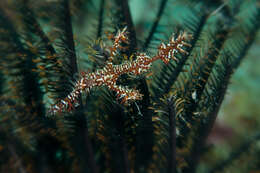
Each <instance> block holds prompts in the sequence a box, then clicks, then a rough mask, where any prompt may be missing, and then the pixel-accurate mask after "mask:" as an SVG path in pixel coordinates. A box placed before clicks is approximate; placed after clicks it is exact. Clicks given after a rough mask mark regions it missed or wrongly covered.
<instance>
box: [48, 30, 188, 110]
mask: <svg viewBox="0 0 260 173" xmlns="http://www.w3.org/2000/svg"><path fill="white" fill-rule="evenodd" d="M191 38H192V36H191V35H189V34H187V33H185V32H184V33H181V34H180V35H179V36H178V37H177V38H174V35H172V37H171V38H170V40H169V42H168V43H167V44H164V43H161V44H160V45H159V47H158V51H157V55H155V56H153V57H150V56H148V55H147V54H146V53H138V54H137V56H136V59H135V60H134V61H125V62H123V63H122V64H119V65H114V64H113V63H112V60H113V57H114V56H115V55H116V53H117V49H120V48H121V46H120V44H121V43H122V42H124V43H127V42H128V40H127V31H126V28H124V29H123V30H122V31H120V30H119V31H118V32H117V34H116V36H115V37H114V43H113V45H112V47H109V48H108V50H110V57H109V59H108V61H107V62H106V65H105V67H104V68H102V69H98V70H96V71H95V72H91V73H84V72H82V73H81V77H80V79H79V80H78V81H77V82H76V84H75V87H74V89H73V90H72V92H71V93H70V94H69V95H68V96H67V97H66V98H64V99H62V100H60V101H59V102H58V103H56V104H55V105H53V106H51V108H50V109H49V113H51V114H56V113H58V112H60V113H61V112H71V111H72V110H73V109H74V107H77V106H78V105H79V104H78V100H79V97H80V94H81V93H82V92H83V91H86V92H87V93H89V92H90V90H91V89H92V88H93V87H100V86H107V87H108V89H109V90H112V91H115V93H116V95H117V99H122V101H121V103H123V104H124V103H128V102H129V101H130V100H141V99H142V96H143V95H142V94H141V93H139V91H138V90H135V89H129V88H128V87H123V86H118V85H117V84H116V81H117V79H118V78H119V77H120V75H122V74H129V73H130V74H133V75H140V74H142V73H145V72H147V71H148V70H149V69H150V68H151V66H152V63H153V62H154V61H156V60H158V59H161V60H162V61H163V62H164V63H165V64H168V63H169V61H170V60H171V59H173V60H176V61H178V59H177V58H176V54H177V53H179V52H180V53H182V54H187V52H186V51H185V50H184V49H183V47H184V46H190V45H189V44H188V43H187V42H186V41H187V40H189V39H191Z"/></svg>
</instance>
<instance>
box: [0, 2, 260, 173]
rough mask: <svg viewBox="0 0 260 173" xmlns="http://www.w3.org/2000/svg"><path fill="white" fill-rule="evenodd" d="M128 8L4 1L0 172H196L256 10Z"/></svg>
mask: <svg viewBox="0 0 260 173" xmlns="http://www.w3.org/2000/svg"><path fill="white" fill-rule="evenodd" d="M131 3H132V1H130V0H129V1H128V0H106V1H105V0H95V1H94V0H93V1H92V0H41V1H32V0H3V1H1V2H0V74H1V75H0V98H1V102H0V172H10V173H11V172H28V173H31V172H43V173H45V172H62V173H64V172H65V173H66V172H73V173H74V172H75V173H77V172H91V173H103V172H107V173H109V172H113V173H114V172H116V173H120V172H124V173H132V172H138V173H139V172H140V173H141V172H143V173H146V172H158V173H159V172H160V173H161V172H162V173H163V172H169V173H174V172H176V173H177V172H179V173H186V172H187V173H192V172H196V171H197V170H198V166H199V164H200V159H201V158H202V156H203V155H204V154H205V153H207V152H208V148H207V147H208V146H207V138H208V136H209V134H210V132H211V130H212V128H213V125H214V123H215V120H216V118H217V115H218V113H219V109H220V106H221V104H222V102H223V100H224V96H225V94H226V91H227V88H228V84H229V81H230V78H231V77H232V74H233V73H234V71H235V70H236V69H237V67H238V66H239V65H240V63H241V61H242V60H243V59H244V58H245V57H246V54H247V52H248V50H249V49H250V47H251V46H252V45H253V44H254V43H255V40H256V38H257V37H256V35H257V32H258V29H259V23H260V3H259V1H257V0H249V1H242V0H229V1H225V0H223V1H221V0H214V1H208V0H200V1H199V0H194V1H189V0H156V1H148V0H144V1H138V3H137V5H136V6H134V5H133V4H132V5H131ZM138 6H139V8H140V7H145V8H146V10H145V11H141V12H142V14H139V16H138V15H137V14H136V13H137V11H138V10H137V8H138ZM139 13H140V10H139ZM157 60H162V61H157ZM258 140H259V134H255V135H253V136H252V138H250V139H249V140H248V141H245V143H244V144H242V145H241V147H239V148H238V149H237V150H236V151H234V152H233V153H231V156H230V158H229V159H226V160H223V161H220V162H219V163H218V164H216V165H215V166H213V167H212V168H210V169H209V170H207V171H208V172H218V171H222V170H224V169H225V167H227V166H228V165H229V164H232V162H233V161H234V160H235V159H237V158H239V157H240V156H241V155H242V154H243V153H246V152H247V151H248V150H249V149H248V148H249V147H250V146H253V145H255V143H256V141H258ZM258 153H259V151H258ZM248 169H250V171H252V169H253V168H251V167H250V168H248ZM254 169H257V168H255V167H254ZM207 171H205V172H207ZM248 171H249V170H248Z"/></svg>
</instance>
